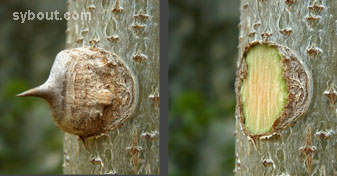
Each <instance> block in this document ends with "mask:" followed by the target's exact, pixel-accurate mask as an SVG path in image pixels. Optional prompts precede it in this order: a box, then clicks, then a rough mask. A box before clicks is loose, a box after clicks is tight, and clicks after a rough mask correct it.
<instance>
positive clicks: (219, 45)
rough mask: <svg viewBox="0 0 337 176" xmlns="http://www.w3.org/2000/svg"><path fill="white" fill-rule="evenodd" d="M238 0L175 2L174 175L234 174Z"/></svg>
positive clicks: (171, 8) (171, 166) (171, 77)
mask: <svg viewBox="0 0 337 176" xmlns="http://www.w3.org/2000/svg"><path fill="white" fill-rule="evenodd" d="M239 3H240V1H238V0H233V1H228V0H211V1H205V0H169V175H170V176H176V175H177V176H178V175H179V176H180V175H184V176H187V175H193V176H204V175H211V176H212V175H215V176H216V175H234V174H233V169H234V164H235V159H234V145H235V138H234V135H233V134H234V130H235V119H234V110H235V93H234V79H235V69H236V58H237V45H238V36H239V32H238V29H237V25H238V23H239Z"/></svg>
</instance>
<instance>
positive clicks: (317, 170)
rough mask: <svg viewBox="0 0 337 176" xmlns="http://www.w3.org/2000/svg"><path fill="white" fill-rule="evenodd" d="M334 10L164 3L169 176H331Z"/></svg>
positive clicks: (264, 0) (336, 115)
mask: <svg viewBox="0 0 337 176" xmlns="http://www.w3.org/2000/svg"><path fill="white" fill-rule="evenodd" d="M336 21H337V2H336V1H320V0H309V1H298V0H281V1H270V0H258V1H250V0H241V1H232V2H227V1H221V0H214V1H202V0H197V1H187V0H184V1H178V0H170V1H169V111H170V114H169V134H170V135H169V175H171V176H175V175H196V176H199V175H200V176H201V175H225V176H227V175H229V176H230V175H235V176H293V175H301V176H302V175H310V176H312V175H319V176H327V175H337V169H336V168H337V167H336V166H337V146H336V141H337V140H336V136H337V135H336V134H337V128H336V127H337V105H336V101H337V86H336V84H337V80H336V75H337V69H336V66H337V59H336V52H337V32H336V24H337V23H336Z"/></svg>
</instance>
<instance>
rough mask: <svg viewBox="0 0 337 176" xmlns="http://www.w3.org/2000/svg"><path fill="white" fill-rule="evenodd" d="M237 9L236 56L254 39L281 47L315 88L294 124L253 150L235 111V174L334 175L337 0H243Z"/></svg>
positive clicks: (336, 151)
mask: <svg viewBox="0 0 337 176" xmlns="http://www.w3.org/2000/svg"><path fill="white" fill-rule="evenodd" d="M240 11H241V23H240V25H239V28H240V38H239V39H240V42H239V56H240V59H241V56H242V54H243V52H244V49H245V47H246V46H248V45H249V43H252V42H254V41H256V40H258V41H268V42H271V43H275V44H277V45H280V46H285V47H287V48H289V49H290V50H291V51H292V53H294V54H295V55H296V56H297V58H298V59H301V60H302V61H303V62H304V63H305V64H306V65H307V66H308V70H309V71H310V72H311V74H312V80H313V88H312V90H313V92H312V99H311V102H310V105H309V108H308V110H307V112H305V113H304V115H303V116H302V117H301V118H300V119H299V120H297V123H296V124H295V125H293V126H290V127H288V128H286V129H284V130H281V131H280V136H278V137H273V138H271V139H267V140H259V139H257V140H256V149H255V147H254V145H253V143H252V142H251V141H249V140H248V138H247V136H245V135H244V133H243V132H242V131H241V129H240V125H239V119H238V116H237V115H236V118H237V122H236V153H235V155H236V166H235V172H236V175H238V176H239V175H242V176H250V175H252V176H262V175H268V176H269V175H277V176H278V175H291V176H295V175H320V176H328V175H337V146H336V126H337V117H336V113H337V112H336V103H335V101H336V97H335V96H336V92H334V91H335V90H336V86H335V85H336V84H337V80H336V74H337V69H336V68H337V60H336V54H337V53H336V48H337V33H336V27H337V21H336V20H337V1H332V0H329V1H322V0H308V1H300V0H281V1H273V0H258V1H250V0H242V1H241V7H240ZM240 59H239V61H238V63H240ZM329 90H330V91H329Z"/></svg>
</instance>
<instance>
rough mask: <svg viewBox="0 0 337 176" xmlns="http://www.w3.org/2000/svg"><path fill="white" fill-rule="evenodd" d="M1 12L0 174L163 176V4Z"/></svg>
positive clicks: (18, 6)
mask: <svg viewBox="0 0 337 176" xmlns="http://www.w3.org/2000/svg"><path fill="white" fill-rule="evenodd" d="M1 8H3V9H2V10H1V13H2V18H1V21H0V23H1V24H2V26H3V28H1V29H0V30H1V32H0V35H1V36H2V37H3V38H4V40H2V41H1V42H2V43H3V44H2V45H0V54H1V55H2V56H3V57H1V61H0V63H1V65H0V67H1V72H0V85H1V86H0V114H1V118H0V125H1V128H0V130H1V133H0V159H1V161H0V162H1V163H2V164H0V174H62V173H64V174H118V175H119V174H156V175H157V174H160V168H159V163H160V159H159V151H160V148H159V141H160V140H159V138H160V137H159V136H160V134H159V121H160V117H159V105H160V102H159V92H160V90H159V78H160V70H159V24H160V23H159V1H131V0H130V1H119V0H112V1H57V2H56V1H51V0H47V1H42V0H34V1H31V2H30V1H29V2H28V1H27V2H26V1H22V2H21V1H20V0H18V1H4V2H2V7H1ZM12 48H13V49H12ZM15 95H16V96H15ZM21 97H24V98H21ZM36 97H37V98H36Z"/></svg>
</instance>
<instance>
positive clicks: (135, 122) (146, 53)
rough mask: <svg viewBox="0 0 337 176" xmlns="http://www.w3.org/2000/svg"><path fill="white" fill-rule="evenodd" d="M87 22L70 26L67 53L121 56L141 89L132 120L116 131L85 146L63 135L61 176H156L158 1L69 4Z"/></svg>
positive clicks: (74, 23)
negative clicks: (87, 49) (93, 50)
mask: <svg viewBox="0 0 337 176" xmlns="http://www.w3.org/2000/svg"><path fill="white" fill-rule="evenodd" d="M68 11H69V12H74V11H76V12H77V13H81V12H91V20H72V19H71V20H70V21H68V29H67V30H66V33H67V48H76V47H81V46H96V47H100V48H103V49H105V50H107V51H110V52H112V53H113V54H116V55H117V56H119V57H120V58H121V59H122V60H124V61H125V63H127V64H128V66H129V68H130V69H132V70H133V72H134V73H135V75H136V77H137V79H138V84H139V97H138V105H137V107H136V110H135V112H134V115H133V116H132V117H130V118H129V120H127V121H125V123H124V124H123V125H121V126H120V127H119V128H117V129H115V130H113V131H111V132H109V135H108V136H101V137H98V138H92V139H87V140H86V143H87V144H86V145H87V146H86V148H85V147H84V146H83V144H82V143H81V142H79V141H78V137H77V136H74V135H70V134H67V133H65V135H64V164H63V169H64V173H65V174H75V173H76V174H104V173H110V174H112V173H117V174H159V1H157V0H148V1H147V0H142V1H131V0H123V1H118V0H114V1H104V0H103V1H90V0H83V1H74V0H69V1H68Z"/></svg>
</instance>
